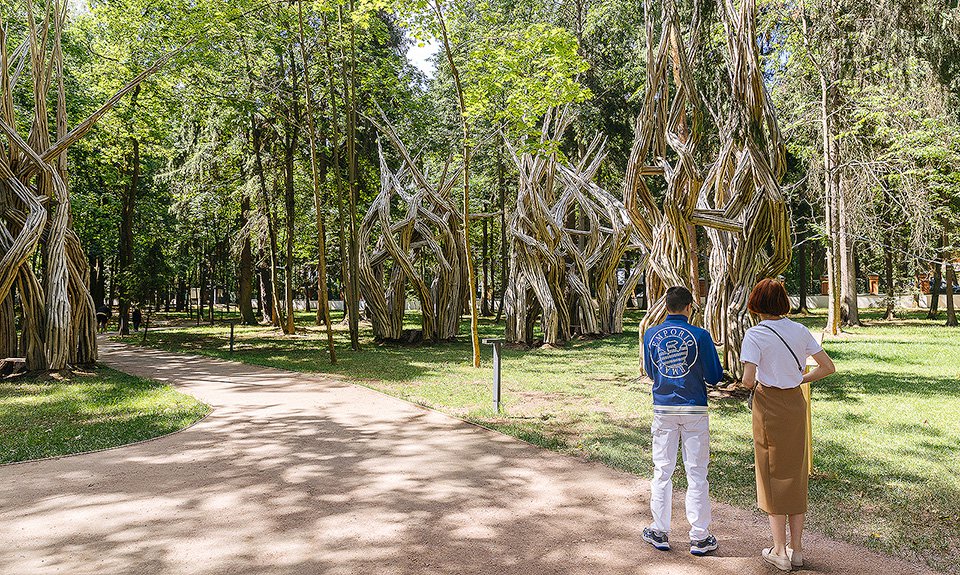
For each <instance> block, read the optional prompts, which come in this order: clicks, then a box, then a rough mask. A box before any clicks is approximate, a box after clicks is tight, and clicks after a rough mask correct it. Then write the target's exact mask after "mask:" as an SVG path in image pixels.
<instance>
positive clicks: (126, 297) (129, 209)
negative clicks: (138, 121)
mask: <svg viewBox="0 0 960 575" xmlns="http://www.w3.org/2000/svg"><path fill="white" fill-rule="evenodd" d="M139 91H140V88H139V87H138V88H137V89H136V90H134V98H136V96H137V94H138V93H139ZM130 143H131V145H132V146H133V150H132V153H131V157H130V159H129V162H130V163H129V167H130V169H131V170H132V172H131V176H130V180H129V181H128V182H127V185H126V187H125V188H124V194H123V198H122V200H121V202H122V204H121V207H120V251H119V257H118V258H117V275H118V276H119V278H118V279H119V281H118V288H119V289H118V292H119V294H118V295H119V299H120V306H119V307H120V309H119V311H118V315H119V320H120V334H121V335H129V334H130V283H131V282H130V275H129V274H130V273H131V270H130V268H131V266H132V265H133V217H134V209H135V203H136V197H137V187H138V186H139V184H140V140H139V139H138V138H131V142H130Z"/></svg>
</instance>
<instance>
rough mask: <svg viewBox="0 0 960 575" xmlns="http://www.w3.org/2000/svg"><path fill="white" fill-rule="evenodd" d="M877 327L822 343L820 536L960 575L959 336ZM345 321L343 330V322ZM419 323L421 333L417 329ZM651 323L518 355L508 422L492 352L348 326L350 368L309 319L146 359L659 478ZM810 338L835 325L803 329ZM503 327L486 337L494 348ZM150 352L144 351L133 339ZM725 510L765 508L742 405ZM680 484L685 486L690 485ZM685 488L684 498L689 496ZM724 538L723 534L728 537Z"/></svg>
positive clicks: (732, 415) (215, 335)
mask: <svg viewBox="0 0 960 575" xmlns="http://www.w3.org/2000/svg"><path fill="white" fill-rule="evenodd" d="M863 316H864V318H865V320H866V321H867V323H868V325H867V326H865V327H862V328H854V329H850V330H849V331H848V332H847V333H846V334H844V335H843V336H842V337H840V338H837V339H832V340H828V341H827V342H825V346H826V349H827V351H828V352H829V353H830V354H831V355H832V356H833V357H834V358H835V360H836V363H837V367H838V370H839V373H838V374H836V375H835V376H833V377H831V378H830V379H828V380H825V381H823V382H819V383H817V384H815V387H814V407H813V421H814V463H815V475H814V477H813V479H812V481H811V483H810V503H811V510H810V514H809V524H810V525H811V527H813V528H814V529H816V530H818V531H820V532H823V533H825V534H828V535H830V536H834V537H837V538H841V539H845V540H848V541H852V542H855V543H859V544H863V545H866V546H867V547H870V548H872V549H876V550H881V551H884V552H887V553H890V554H892V555H896V556H899V557H904V558H907V559H912V560H917V561H922V562H926V563H927V564H929V565H930V566H932V567H934V568H937V569H939V570H942V571H945V572H949V573H960V561H958V560H957V558H958V557H960V546H958V542H960V330H957V329H950V328H943V327H940V323H941V322H929V321H926V320H922V319H919V318H920V315H919V314H914V315H912V316H908V317H907V318H905V319H902V320H898V321H896V322H894V323H885V322H883V321H881V320H880V319H879V317H880V314H879V312H877V311H873V310H868V311H866V312H865V313H864V314H863ZM335 319H339V317H336V318H335ZM415 319H416V318H415V317H411V318H410V320H411V321H413V320H415ZM638 319H639V316H638V315H631V316H630V317H629V318H628V321H627V322H626V325H627V327H628V330H627V332H626V333H624V334H622V335H619V336H615V337H610V338H606V339H603V340H592V341H589V340H587V341H577V342H573V343H571V344H569V345H568V346H566V347H564V348H560V349H547V348H544V349H536V350H526V349H505V350H504V360H503V386H504V403H505V412H504V413H503V414H499V415H498V414H495V413H493V411H492V409H491V407H490V403H491V391H490V379H491V369H490V351H489V348H488V347H485V348H484V365H483V368H482V369H480V370H476V369H473V368H472V367H471V366H470V354H471V351H470V344H469V341H466V340H465V341H460V342H454V343H445V344H441V345H435V346H430V345H415V346H398V345H378V344H375V343H374V342H372V341H371V339H370V337H369V332H366V335H367V336H366V337H365V338H364V339H363V341H362V350H361V351H359V352H354V351H351V350H350V349H349V348H348V347H347V346H346V345H345V342H346V341H347V339H346V337H345V333H344V332H343V328H342V327H339V326H338V333H337V353H338V360H339V361H338V363H337V364H336V365H330V364H329V363H328V361H327V358H326V351H325V345H326V341H325V338H324V337H323V332H322V331H321V329H320V328H317V327H315V326H313V325H311V320H312V315H310V314H301V315H300V316H299V317H298V321H300V324H299V326H298V327H299V328H300V331H299V332H298V334H297V335H295V336H287V337H284V336H283V335H280V334H279V332H277V331H275V330H272V329H270V328H265V327H241V326H237V327H236V338H237V339H236V342H237V347H236V352H235V353H234V354H232V355H231V354H230V353H229V351H228V345H229V344H228V334H229V328H228V327H226V326H225V325H222V324H221V325H216V326H201V327H194V326H181V327H176V328H172V329H166V330H157V331H155V332H151V333H150V335H149V336H148V340H147V343H148V344H149V345H154V346H158V347H161V348H165V349H172V350H177V351H188V352H194V353H200V354H205V355H210V356H214V357H231V358H233V359H236V360H239V361H245V362H249V363H255V364H258V365H267V366H274V367H280V368H285V369H291V370H297V371H314V372H323V373H333V374H339V375H343V376H345V377H348V378H350V379H351V380H354V381H358V382H359V383H362V384H364V385H367V386H370V387H372V388H375V389H378V390H381V391H384V392H386V393H388V394H391V395H395V396H398V397H402V398H404V399H407V400H409V401H413V402H416V403H419V404H422V405H426V406H429V407H432V408H435V409H438V410H441V411H444V412H447V413H451V414H453V415H456V416H459V417H462V418H465V419H467V420H470V421H474V422H477V423H480V424H483V425H486V426H489V427H492V428H495V429H498V430H500V431H502V432H504V433H508V434H510V435H514V436H516V437H520V438H522V439H525V440H528V441H531V442H534V443H537V444H540V445H543V446H546V447H549V448H551V449H555V450H558V451H562V452H566V453H571V454H577V455H582V456H585V457H589V458H592V459H598V460H601V461H603V462H605V463H607V464H609V465H611V466H614V467H617V468H620V469H624V470H627V471H630V472H632V473H636V474H639V475H641V476H649V474H650V472H651V463H650V432H649V425H650V421H651V418H652V413H651V398H650V386H649V383H647V382H645V381H644V380H640V379H638V378H637V372H638V362H639V360H638V355H637V354H638V343H637V339H638V334H637V325H638ZM799 319H800V320H801V321H803V322H804V323H805V324H807V325H808V326H819V325H823V324H824V318H823V316H819V315H812V316H805V317H802V318H799ZM502 333H503V327H502V325H500V326H498V325H494V324H493V323H492V322H491V321H484V322H483V323H482V324H481V336H482V337H494V336H497V335H502ZM130 341H136V342H139V341H140V340H139V337H135V338H130ZM711 416H712V417H711V430H712V450H713V459H712V465H711V471H710V479H711V490H712V494H713V496H714V497H715V498H717V499H719V500H721V501H725V502H728V503H732V504H734V505H738V506H741V507H746V508H753V507H755V499H754V498H755V487H754V472H753V450H752V449H753V444H752V439H751V437H752V436H751V424H750V413H749V411H748V410H747V407H746V405H745V402H744V401H743V400H741V399H726V400H718V401H714V402H713V403H712V405H711ZM678 475H680V474H679V473H678ZM683 483H684V482H683V480H682V479H681V480H680V481H679V484H680V485H681V486H682V485H683ZM720 535H721V536H722V534H720Z"/></svg>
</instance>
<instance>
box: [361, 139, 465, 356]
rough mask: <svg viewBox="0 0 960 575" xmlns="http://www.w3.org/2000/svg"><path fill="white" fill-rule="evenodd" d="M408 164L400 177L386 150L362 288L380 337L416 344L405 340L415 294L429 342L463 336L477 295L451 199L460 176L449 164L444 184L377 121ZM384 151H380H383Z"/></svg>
mask: <svg viewBox="0 0 960 575" xmlns="http://www.w3.org/2000/svg"><path fill="white" fill-rule="evenodd" d="M375 124H376V125H377V127H378V128H379V129H380V131H381V132H383V133H384V134H385V135H386V136H387V137H388V139H389V140H390V141H391V142H392V143H393V145H394V146H395V147H396V149H397V151H398V152H399V153H400V156H401V157H402V159H403V165H402V167H401V168H400V169H399V170H398V171H397V172H393V171H391V170H390V167H389V166H388V165H387V161H386V159H385V157H384V154H383V150H382V149H381V150H380V193H379V194H378V195H377V197H376V198H375V199H374V201H373V203H372V204H371V205H370V208H369V210H368V211H367V213H366V215H365V216H364V218H363V221H362V223H361V226H360V230H359V241H360V245H361V246H363V248H362V249H361V252H360V262H359V263H360V265H359V270H360V286H361V291H362V292H363V296H364V301H365V306H366V310H367V313H368V315H369V317H370V320H371V323H372V326H373V332H374V337H375V338H377V339H378V340H381V341H384V340H386V341H399V340H410V339H413V338H411V337H410V336H409V334H405V333H404V329H403V316H404V311H405V309H406V299H407V291H408V289H410V290H412V292H413V294H414V295H415V297H416V298H417V299H418V300H419V301H420V307H421V310H422V314H421V322H422V323H421V326H422V330H421V333H420V334H418V335H419V336H420V337H422V338H423V339H425V340H433V341H438V340H448V339H453V338H454V337H456V336H457V332H458V330H459V327H460V314H461V312H462V311H463V310H464V309H465V306H466V301H467V297H468V295H469V292H468V291H467V290H468V281H467V267H466V252H465V250H464V246H463V242H462V241H458V238H460V237H461V236H462V233H463V232H462V229H463V220H462V218H461V216H460V212H459V210H458V207H457V205H456V204H455V203H454V201H453V199H452V198H451V197H450V192H451V190H452V189H453V187H454V186H455V185H456V183H457V181H458V179H457V178H458V177H459V172H460V170H459V169H453V170H451V169H450V164H449V162H448V163H447V165H446V166H445V167H444V170H443V173H442V174H441V175H440V177H439V179H438V180H437V181H436V182H431V180H430V179H429V178H428V177H427V175H426V174H424V173H423V172H422V171H421V170H420V169H419V168H418V167H417V164H416V162H415V161H414V159H413V158H412V157H411V156H410V153H409V152H408V151H407V148H406V146H404V145H403V143H402V142H401V141H400V138H399V137H398V136H397V134H396V132H395V131H394V130H393V128H392V127H391V126H390V124H389V123H388V122H386V121H384V122H383V123H379V122H375ZM378 145H379V144H378Z"/></svg>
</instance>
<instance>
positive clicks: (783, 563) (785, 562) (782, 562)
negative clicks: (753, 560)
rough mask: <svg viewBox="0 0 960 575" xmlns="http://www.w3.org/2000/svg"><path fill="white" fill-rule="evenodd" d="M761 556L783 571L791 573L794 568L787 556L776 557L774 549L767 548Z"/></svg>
mask: <svg viewBox="0 0 960 575" xmlns="http://www.w3.org/2000/svg"><path fill="white" fill-rule="evenodd" d="M761 555H762V556H763V560H764V561H766V562H767V563H769V564H771V565H773V566H774V567H776V568H777V569H779V570H781V571H790V570H791V569H792V568H793V565H792V564H791V562H790V558H789V557H787V556H786V555H774V553H773V547H767V548H766V549H764V550H763V552H762V553H761Z"/></svg>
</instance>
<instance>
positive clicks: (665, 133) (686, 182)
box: [624, 0, 792, 376]
mask: <svg viewBox="0 0 960 575" xmlns="http://www.w3.org/2000/svg"><path fill="white" fill-rule="evenodd" d="M645 10H646V27H647V83H646V93H645V100H644V107H643V112H642V113H641V115H640V116H639V117H638V118H637V125H636V137H635V142H634V147H633V150H632V153H631V156H630V161H629V164H628V168H627V174H626V181H625V191H624V199H625V204H626V206H627V208H628V211H629V213H630V216H631V219H632V221H633V222H634V224H635V225H636V226H637V230H638V234H639V236H640V237H641V239H642V241H643V242H644V244H645V245H646V246H648V247H649V249H650V264H649V269H648V277H649V278H651V279H652V280H653V281H652V283H653V286H651V287H652V288H653V289H652V290H651V291H652V292H653V293H651V296H652V297H654V298H656V301H655V302H654V303H653V304H652V306H651V308H650V310H649V311H648V313H647V315H646V316H645V317H644V320H643V322H642V324H641V337H642V333H643V331H644V330H645V329H646V328H647V327H649V326H650V325H653V324H656V323H659V322H660V321H662V319H663V316H664V314H665V308H664V304H663V298H662V297H657V296H658V295H660V294H661V293H662V289H663V288H664V287H667V286H672V285H683V286H686V287H688V288H689V289H690V290H691V291H692V292H693V293H694V294H695V296H697V297H698V298H699V296H701V295H703V294H700V293H699V289H698V288H699V285H698V283H699V282H698V280H699V270H698V267H699V263H698V261H697V257H696V253H697V252H696V235H695V228H694V226H695V225H700V226H703V227H704V228H705V230H706V233H707V237H708V239H709V240H710V243H711V249H710V260H709V272H710V279H711V284H710V289H709V295H708V297H707V305H706V310H705V313H704V316H703V317H704V322H705V325H706V327H707V328H708V329H709V330H710V332H711V334H712V335H713V337H714V339H715V340H716V341H717V342H718V343H719V344H720V345H721V346H722V347H723V350H724V354H723V356H724V360H725V362H726V366H727V368H728V370H730V372H731V373H732V374H733V375H734V376H739V375H740V374H741V373H742V367H741V366H740V363H739V350H740V344H741V342H742V340H743V334H744V332H745V331H746V329H747V328H748V327H750V325H752V319H751V317H750V315H749V314H748V313H747V310H746V300H747V297H748V295H749V292H750V289H751V288H752V287H753V285H754V283H755V282H756V280H757V279H758V278H760V277H765V276H775V275H776V274H779V273H780V272H782V271H783V270H784V269H785V268H786V266H787V265H788V264H789V261H790V249H791V245H792V243H791V241H790V240H791V236H790V224H789V218H788V217H787V211H786V203H785V201H784V198H783V195H782V194H781V191H780V187H779V181H780V178H781V177H782V175H783V171H784V149H783V143H782V142H781V140H780V133H779V129H778V128H777V122H776V117H775V114H774V110H773V106H772V105H771V103H770V99H769V96H768V94H767V93H766V90H765V88H764V85H763V78H762V70H761V69H760V64H759V55H758V49H757V45H756V35H755V34H756V29H755V22H756V5H755V0H743V1H742V2H741V3H740V4H739V7H738V6H736V5H735V4H734V2H733V0H725V1H724V2H723V3H722V7H721V9H720V13H721V19H722V21H723V24H724V28H725V30H726V33H727V59H728V70H729V76H728V81H729V87H730V95H731V102H730V104H731V105H730V112H729V116H728V118H727V120H726V121H725V122H722V121H720V120H719V119H718V118H716V117H714V118H713V119H714V122H715V124H716V125H718V126H719V130H720V134H719V136H720V138H719V141H720V143H721V145H720V147H719V151H718V152H716V160H715V161H714V162H713V163H711V164H709V168H708V169H705V170H704V169H701V168H700V167H699V166H698V159H699V158H702V157H707V156H709V154H708V152H707V151H705V150H702V149H700V145H701V142H702V141H703V139H704V138H703V135H704V126H703V121H702V110H704V109H706V106H704V105H703V102H702V98H701V96H700V92H699V89H698V87H697V85H696V83H695V81H694V75H693V70H692V67H691V66H692V63H693V62H694V61H695V60H696V58H697V52H698V49H699V46H698V45H697V39H698V38H699V27H700V24H701V22H700V20H699V13H698V11H697V10H694V11H693V20H692V22H691V23H690V25H689V27H688V28H687V30H686V33H684V32H683V31H682V30H681V27H680V23H679V16H678V13H677V10H676V6H675V4H674V3H673V2H666V3H664V5H663V12H662V17H661V22H662V26H661V28H660V33H659V34H655V30H654V25H653V18H652V9H651V2H650V1H649V0H647V2H646V3H645ZM654 38H659V40H658V41H657V44H656V47H654ZM704 172H706V174H705V175H703V176H702V175H701V174H703V173H704ZM649 177H656V178H662V179H663V185H665V194H664V199H663V201H662V203H661V204H660V205H658V204H657V203H656V202H655V201H654V196H653V194H651V192H650V188H649V187H648V186H647V183H646V181H645V178H649ZM697 317H699V314H698V315H697Z"/></svg>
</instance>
